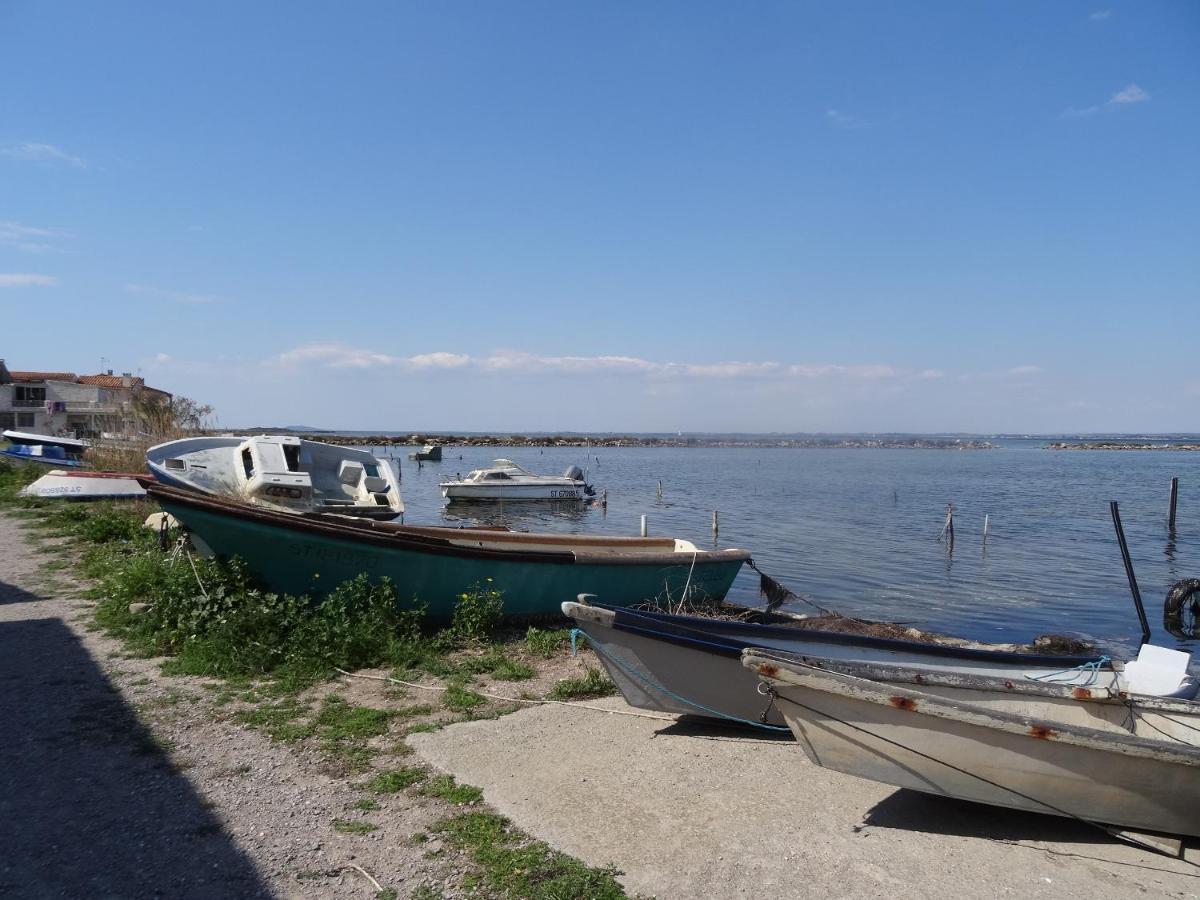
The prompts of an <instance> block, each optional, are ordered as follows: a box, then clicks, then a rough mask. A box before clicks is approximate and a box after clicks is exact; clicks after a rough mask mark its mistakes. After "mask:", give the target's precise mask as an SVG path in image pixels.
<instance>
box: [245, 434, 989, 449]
mask: <svg viewBox="0 0 1200 900" xmlns="http://www.w3.org/2000/svg"><path fill="white" fill-rule="evenodd" d="M268 431H270V432H271V433H274V434H295V435H296V436H297V437H302V438H304V439H305V440H308V441H320V442H322V443H327V444H361V445H366V446H385V447H391V446H404V447H420V446H423V445H425V444H437V445H439V446H443V447H451V446H453V447H671V448H684V447H747V448H769V447H783V448H793V449H808V450H830V449H872V450H993V449H995V448H996V445H995V444H993V443H992V442H991V441H987V440H981V439H958V438H927V437H882V438H868V437H862V438H857V437H837V438H832V437H831V438H771V437H762V438H742V437H738V438H719V437H678V438H672V437H639V436H633V435H623V436H606V437H590V438H585V437H579V436H577V435H557V436H541V435H539V436H536V437H526V436H524V435H517V434H513V435H504V436H503V437H501V436H497V435H450V434H413V435H408V436H394V435H386V434H377V435H362V434H355V435H346V434H337V433H334V432H325V431H322V432H320V433H316V432H312V431H296V432H293V431H290V430H288V429H268ZM247 433H250V432H247ZM257 433H262V432H261V431H260V432H257Z"/></svg>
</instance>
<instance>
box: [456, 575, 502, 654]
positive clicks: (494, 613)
mask: <svg viewBox="0 0 1200 900" xmlns="http://www.w3.org/2000/svg"><path fill="white" fill-rule="evenodd" d="M491 581H492V579H490V578H489V579H487V582H486V583H484V584H480V583H479V582H475V584H473V585H471V586H470V587H469V588H468V589H467V590H465V591H464V592H463V593H461V594H459V595H458V601H457V602H456V603H455V604H454V618H453V620H452V621H451V623H450V629H451V631H453V632H454V633H455V634H456V635H458V636H459V637H461V638H465V639H467V640H480V641H481V640H485V639H487V638H489V637H491V635H492V633H493V632H495V630H496V626H498V625H499V624H500V620H501V619H502V618H503V617H504V593H503V592H502V591H498V590H496V589H495V588H493V587H491V586H490V585H491Z"/></svg>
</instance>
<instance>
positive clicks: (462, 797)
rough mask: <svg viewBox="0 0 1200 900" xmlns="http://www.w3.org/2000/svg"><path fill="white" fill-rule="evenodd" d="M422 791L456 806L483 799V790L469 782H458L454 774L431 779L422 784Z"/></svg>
mask: <svg viewBox="0 0 1200 900" xmlns="http://www.w3.org/2000/svg"><path fill="white" fill-rule="evenodd" d="M421 793H422V794H424V795H426V796H427V797H437V798H439V799H441V800H445V801H446V802H447V803H453V804H454V805H455V806H463V805H465V804H467V803H478V802H479V801H480V800H482V799H483V791H481V790H480V789H479V788H477V787H474V786H472V785H469V784H456V783H455V781H454V776H453V775H439V776H437V777H436V778H431V779H429V781H428V782H427V783H426V784H425V785H423V786H422V788H421Z"/></svg>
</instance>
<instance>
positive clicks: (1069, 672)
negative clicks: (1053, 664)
mask: <svg viewBox="0 0 1200 900" xmlns="http://www.w3.org/2000/svg"><path fill="white" fill-rule="evenodd" d="M1111 662H1112V660H1111V659H1109V658H1108V657H1107V656H1101V657H1100V658H1099V659H1095V660H1092V661H1091V662H1088V663H1084V664H1083V665H1081V666H1076V667H1075V668H1073V669H1063V670H1062V671H1059V672H1047V673H1046V674H1045V675H1029V674H1026V676H1025V677H1026V678H1028V679H1029V680H1030V681H1046V682H1049V683H1050V684H1078V685H1079V686H1080V687H1088V686H1090V685H1093V684H1095V683H1096V679H1097V678H1099V677H1100V670H1101V669H1102V668H1104V666H1105V665H1107V664H1109V663H1111ZM1076 673H1078V674H1079V675H1083V674H1084V673H1086V674H1087V680H1086V681H1083V682H1080V681H1076V680H1075V678H1076V677H1077V676H1076ZM1064 675H1065V676H1066V677H1065V678H1064V677H1062V676H1064Z"/></svg>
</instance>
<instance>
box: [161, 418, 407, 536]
mask: <svg viewBox="0 0 1200 900" xmlns="http://www.w3.org/2000/svg"><path fill="white" fill-rule="evenodd" d="M146 464H147V465H148V466H149V467H150V471H152V472H153V473H154V476H155V478H157V479H158V481H159V482H160V483H162V484H166V485H170V486H173V487H178V488H183V489H184V490H192V491H198V492H200V493H202V494H213V495H217V496H222V497H236V498H240V499H242V500H244V501H246V502H248V503H253V504H255V505H258V506H266V507H270V508H272V509H278V510H283V511H285V512H294V513H322V512H324V513H337V514H338V515H344V516H361V517H366V518H373V519H393V518H395V517H397V516H401V515H403V514H404V501H403V500H402V499H401V498H400V486H399V482H398V481H397V479H396V476H395V473H393V472H392V469H391V467H390V466H389V465H388V463H387V462H386V461H385V460H380V459H377V458H376V457H375V456H373V455H372V454H371V453H368V452H367V451H366V450H355V449H352V448H350V447H339V446H336V445H334V444H323V443H320V442H318V441H305V440H301V439H300V438H297V437H290V436H287V435H260V436H258V437H238V436H236V435H228V436H224V437H202V438H185V439H184V440H179V441H168V442H167V443H165V444H158V445H157V446H154V447H151V448H150V449H149V450H147V451H146Z"/></svg>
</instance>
